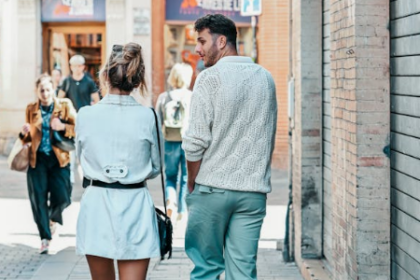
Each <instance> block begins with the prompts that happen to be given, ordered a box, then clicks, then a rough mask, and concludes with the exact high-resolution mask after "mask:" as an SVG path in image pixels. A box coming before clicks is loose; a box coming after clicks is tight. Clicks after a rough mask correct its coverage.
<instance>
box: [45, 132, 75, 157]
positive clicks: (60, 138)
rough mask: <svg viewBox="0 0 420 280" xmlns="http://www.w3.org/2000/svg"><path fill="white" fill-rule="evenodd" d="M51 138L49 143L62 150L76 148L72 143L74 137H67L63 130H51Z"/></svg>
mask: <svg viewBox="0 0 420 280" xmlns="http://www.w3.org/2000/svg"><path fill="white" fill-rule="evenodd" d="M52 134H53V135H52V139H51V144H52V145H54V146H56V147H57V148H59V149H61V150H63V151H67V152H71V151H74V150H75V149H76V145H75V143H74V138H68V137H66V136H64V134H65V131H56V130H53V131H52Z"/></svg>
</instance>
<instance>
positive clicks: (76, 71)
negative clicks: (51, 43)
mask: <svg viewBox="0 0 420 280" xmlns="http://www.w3.org/2000/svg"><path fill="white" fill-rule="evenodd" d="M69 63H70V69H71V74H70V75H69V76H68V77H66V78H65V79H64V80H63V82H62V83H61V85H60V89H59V91H58V97H60V98H64V97H65V98H69V99H70V100H71V101H72V102H73V105H74V107H75V108H76V111H77V112H78V111H79V110H80V108H82V107H84V106H89V105H93V104H95V103H97V102H98V101H99V93H98V87H97V86H96V84H95V82H94V81H93V80H92V79H91V78H90V77H89V76H88V75H87V74H86V73H85V72H84V70H85V58H84V57H83V56H81V55H74V56H72V57H71V58H70V62H69ZM70 160H71V164H70V171H71V176H70V179H71V183H72V184H74V180H75V174H76V171H77V170H78V168H77V167H78V162H77V159H76V155H75V153H74V152H71V153H70ZM80 177H82V176H80Z"/></svg>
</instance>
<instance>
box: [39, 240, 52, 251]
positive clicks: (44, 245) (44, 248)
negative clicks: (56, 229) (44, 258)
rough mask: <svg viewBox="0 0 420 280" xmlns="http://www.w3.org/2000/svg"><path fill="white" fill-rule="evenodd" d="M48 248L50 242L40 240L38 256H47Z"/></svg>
mask: <svg viewBox="0 0 420 280" xmlns="http://www.w3.org/2000/svg"><path fill="white" fill-rule="evenodd" d="M49 247H50V241H49V240H48V239H42V240H41V249H40V250H39V253H40V254H48V248H49Z"/></svg>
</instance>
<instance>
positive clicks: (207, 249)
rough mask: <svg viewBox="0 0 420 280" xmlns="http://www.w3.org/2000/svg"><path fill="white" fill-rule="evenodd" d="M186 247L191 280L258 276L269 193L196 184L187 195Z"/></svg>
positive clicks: (233, 279) (237, 279)
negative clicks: (259, 243)
mask: <svg viewBox="0 0 420 280" xmlns="http://www.w3.org/2000/svg"><path fill="white" fill-rule="evenodd" d="M186 202H187V206H188V212H189V215H188V226H187V232H186V236H185V250H186V253H187V255H188V257H189V258H190V259H191V260H192V262H193V263H194V269H193V270H192V272H191V280H213V279H219V277H220V275H221V274H222V273H223V271H225V270H226V274H225V278H226V280H248V279H249V280H253V279H257V265H256V262H257V253H258V240H259V238H260V232H261V226H262V223H263V220H264V217H265V214H266V202H267V195H266V194H263V193H253V192H240V191H230V190H223V189H218V188H212V187H207V186H202V185H198V184H196V185H195V189H194V191H193V192H192V193H191V194H188V195H187V198H186Z"/></svg>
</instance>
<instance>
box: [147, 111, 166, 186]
mask: <svg viewBox="0 0 420 280" xmlns="http://www.w3.org/2000/svg"><path fill="white" fill-rule="evenodd" d="M155 113H156V112H153V114H155ZM155 116H156V115H155ZM156 120H157V118H156V119H155V121H153V122H152V127H151V129H152V136H153V141H152V145H151V146H150V147H151V153H150V154H151V157H152V176H151V178H150V179H153V178H155V177H156V176H158V175H159V174H160V170H161V167H162V169H163V161H162V157H161V155H163V150H162V149H163V135H162V131H161V130H160V129H157V127H156ZM157 126H158V127H160V124H159V120H157ZM158 135H159V136H158ZM159 140H160V141H159ZM159 142H160V143H159ZM158 143H159V144H158ZM159 146H160V151H159Z"/></svg>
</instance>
